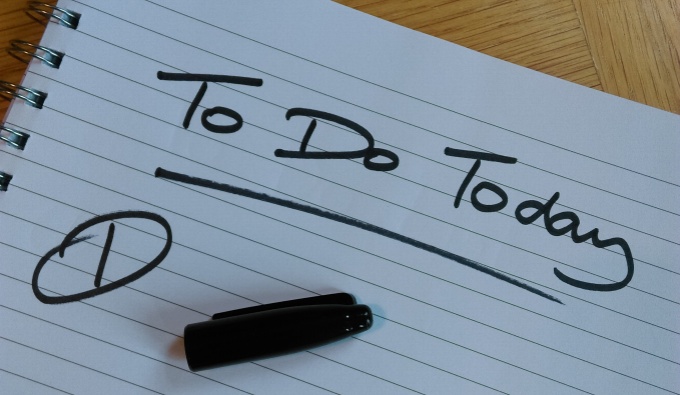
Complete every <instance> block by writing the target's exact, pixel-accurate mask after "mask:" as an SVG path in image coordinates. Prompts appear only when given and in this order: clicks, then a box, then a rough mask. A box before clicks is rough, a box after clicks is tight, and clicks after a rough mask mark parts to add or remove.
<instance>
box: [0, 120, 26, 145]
mask: <svg viewBox="0 0 680 395" xmlns="http://www.w3.org/2000/svg"><path fill="white" fill-rule="evenodd" d="M29 137H30V135H29V134H28V133H24V132H21V131H19V130H16V129H12V128H9V127H7V126H5V125H0V140H2V141H4V142H6V143H7V144H8V145H9V146H10V147H14V148H16V149H20V150H23V149H24V148H25V147H26V142H27V141H28V138H29Z"/></svg>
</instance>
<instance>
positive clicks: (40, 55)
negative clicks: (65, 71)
mask: <svg viewBox="0 0 680 395" xmlns="http://www.w3.org/2000/svg"><path fill="white" fill-rule="evenodd" d="M10 44H11V47H10V48H8V49H7V53H9V54H10V55H12V56H13V57H14V58H16V59H18V60H20V61H22V62H24V63H29V62H30V61H31V58H36V59H40V60H42V61H43V62H44V63H45V64H47V65H48V66H50V67H54V68H55V69H58V68H59V65H60V64H61V60H62V59H63V58H64V53H63V52H59V51H55V50H53V49H50V48H47V47H44V46H42V45H36V44H32V43H29V42H28V41H21V40H12V41H11V42H10Z"/></svg>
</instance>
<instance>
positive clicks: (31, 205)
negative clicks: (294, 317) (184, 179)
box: [0, 0, 680, 394]
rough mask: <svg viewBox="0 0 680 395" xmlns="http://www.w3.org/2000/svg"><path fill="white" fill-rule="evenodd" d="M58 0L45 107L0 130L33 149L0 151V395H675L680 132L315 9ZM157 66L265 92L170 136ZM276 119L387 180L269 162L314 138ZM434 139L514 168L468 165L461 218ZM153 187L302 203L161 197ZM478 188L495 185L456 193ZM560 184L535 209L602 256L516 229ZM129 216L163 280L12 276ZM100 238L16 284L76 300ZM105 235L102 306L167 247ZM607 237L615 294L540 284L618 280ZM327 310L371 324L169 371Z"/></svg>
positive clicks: (495, 64)
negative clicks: (228, 343) (249, 335)
mask: <svg viewBox="0 0 680 395" xmlns="http://www.w3.org/2000/svg"><path fill="white" fill-rule="evenodd" d="M59 5H60V6H61V7H64V8H67V9H70V10H73V11H76V12H78V13H81V14H82V17H81V20H80V23H79V26H78V28H77V29H76V30H73V29H68V28H66V27H65V26H60V25H57V24H54V23H51V24H49V26H48V27H47V32H46V34H45V36H44V38H43V40H42V45H45V46H47V47H50V48H53V49H56V50H59V51H62V52H64V53H65V54H66V56H65V58H64V60H63V63H62V65H61V67H60V68H59V69H53V68H50V67H49V66H47V65H46V64H42V63H39V62H38V61H35V62H34V63H32V64H31V66H30V68H29V71H28V73H27V75H26V77H25V80H24V82H23V85H25V86H27V87H31V88H34V89H39V90H41V91H45V92H47V93H48V97H47V100H46V101H45V104H44V107H43V108H42V109H36V108H33V107H30V106H28V105H24V104H23V103H21V102H15V103H13V106H12V109H11V111H10V113H9V115H8V116H7V119H6V120H5V125H6V126H9V127H13V128H17V129H20V130H23V131H25V132H26V133H28V134H30V136H31V137H30V139H29V140H28V143H27V145H26V149H25V150H23V151H19V150H15V149H12V148H11V147H8V146H6V145H3V146H1V147H0V150H1V151H0V152H1V154H0V170H1V171H3V172H5V173H8V174H11V175H13V177H14V178H13V179H12V181H11V184H10V185H9V188H8V190H7V191H6V192H0V355H2V358H0V380H1V382H2V387H3V388H4V389H6V388H9V391H8V393H24V392H25V393H28V392H40V393H64V392H66V393H88V394H89V393H116V394H117V393H204V394H208V393H295V394H307V393H309V394H316V393H343V394H358V393H371V394H376V393H389V394H397V393H405V394H406V393H427V394H431V393H432V394H434V393H446V394H448V393H465V394H469V393H475V394H477V393H480V394H481V393H513V394H514V393H518V394H519V393H521V394H529V393H541V394H547V393H560V394H562V393H597V394H603V393H612V394H614V393H615V394H622V393H631V394H641V393H645V394H652V393H679V392H680V379H679V378H680V349H679V348H678V347H679V346H678V345H679V344H680V314H679V313H680V305H679V304H680V295H679V294H678V289H680V266H678V259H677V258H678V256H679V254H678V253H679V251H680V239H679V238H678V235H679V234H680V211H679V210H678V207H679V206H680V197H679V196H680V194H679V193H678V192H679V189H680V175H679V174H678V171H677V169H678V168H680V167H679V165H680V160H679V159H678V154H677V151H678V148H680V135H679V131H680V117H678V116H677V115H674V114H670V113H666V112H663V111H660V110H657V109H653V108H650V107H646V106H643V105H640V104H636V103H633V102H629V101H626V100H624V99H621V98H617V97H613V96H610V95H606V94H603V93H601V92H597V91H593V90H590V89H586V88H583V87H581V86H577V85H574V84H570V83H567V82H564V81H561V80H557V79H555V78H551V77H548V76H545V75H543V74H540V73H536V72H534V71H530V70H526V69H523V68H520V67H518V66H515V65H512V64H509V63H506V62H503V61H500V60H497V59H493V58H490V57H487V56H485V55H481V54H479V53H476V52H474V51H470V50H468V49H465V48H461V47H459V46H456V45H453V44H450V43H447V42H444V41H441V40H438V39H435V38H432V37H429V36H425V35H423V34H420V33H416V32H413V31H410V30H407V29H404V28H401V27H397V26H395V25H392V24H389V23H387V22H385V21H382V20H379V19H376V18H373V17H370V16H367V15H364V14H361V13H358V12H356V11H354V10H351V9H347V8H345V7H343V6H340V5H337V4H335V3H332V2H308V1H307V2H305V1H287V2H266V3H265V2H218V1H208V0H202V1H192V2H186V1H180V0H168V1H162V2H161V1H134V2H133V1H120V2H109V1H105V0H83V1H76V0H70V1H60V2H59ZM159 71H163V72H170V73H203V74H214V75H232V76H243V77H251V78H259V79H262V82H263V83H262V86H259V87H256V86H244V85H235V84H228V83H214V82H209V83H208V89H207V92H206V94H205V97H204V98H203V99H202V100H201V102H200V104H199V106H198V108H197V110H196V112H195V114H194V115H193V117H192V118H191V120H190V126H189V127H188V128H187V129H185V128H183V127H182V123H183V120H184V118H185V114H186V113H187V110H188V108H189V105H190V103H191V102H192V100H194V97H195V95H196V93H197V91H198V89H199V87H200V85H201V83H200V82H193V81H192V82H186V81H180V82H177V81H164V80H159V79H158V78H157V72H159ZM216 106H221V107H225V108H230V109H231V110H233V111H235V112H237V113H238V114H239V115H240V116H241V117H242V118H243V126H242V128H240V130H238V131H236V132H234V133H229V134H219V133H213V132H211V131H209V130H207V129H206V127H204V126H203V124H202V122H201V114H203V112H204V111H205V110H206V109H210V108H213V107H216ZM293 108H306V109H313V110H317V111H323V112H326V113H330V114H334V115H336V116H339V117H342V118H344V119H347V120H350V121H352V122H354V123H356V124H358V125H361V127H363V128H365V129H366V130H367V131H368V132H370V134H371V136H372V138H373V139H374V140H375V142H374V147H375V148H377V149H382V150H386V151H389V152H391V153H393V154H394V155H396V156H398V158H399V163H398V166H397V167H396V168H394V169H393V170H389V171H376V170H371V169H368V168H367V167H366V166H365V165H364V160H363V158H356V159H323V160H322V159H295V158H286V157H281V156H277V155H276V154H275V152H276V150H279V149H280V150H288V151H299V150H300V149H301V140H302V139H303V136H304V135H305V131H306V130H307V127H308V125H309V123H310V118H309V117H305V116H298V115H295V116H291V117H290V119H289V120H287V119H286V113H287V111H288V110H290V109H293ZM317 120H318V121H319V122H318V125H317V128H316V130H315V131H314V133H313V135H312V137H311V139H310V140H309V145H308V147H307V149H306V152H324V151H335V152H338V151H356V150H363V149H365V148H366V147H367V145H368V143H367V139H366V138H365V137H362V136H360V135H359V134H357V133H356V132H354V131H351V130H349V129H348V128H346V127H343V126H340V125H338V123H337V122H332V121H328V120H324V119H321V118H319V117H317ZM208 121H209V122H212V123H213V124H218V125H219V124H221V125H228V124H232V123H234V120H233V119H232V118H228V117H225V116H219V115H217V116H213V117H210V118H208ZM447 147H448V148H452V149H457V150H467V151H476V152H483V153H495V154H498V155H503V156H506V157H511V158H516V159H517V162H516V163H514V164H507V163H499V162H492V161H487V160H483V161H482V163H481V166H480V168H479V170H478V171H477V172H476V175H475V176H474V177H473V178H472V179H471V182H470V183H469V186H468V187H467V188H466V189H465V191H464V192H463V194H462V198H461V201H460V205H459V206H458V207H457V208H456V207H454V200H455V198H456V196H457V194H458V193H459V188H460V186H461V183H463V180H464V179H465V178H466V175H467V174H468V172H469V171H470V169H471V167H472V166H473V164H474V160H473V159H468V158H461V157H454V156H449V155H445V153H444V151H445V149H446V148H447ZM378 153H382V154H385V151H378ZM369 160H371V161H373V162H375V163H383V164H384V163H388V162H390V161H389V160H387V159H386V158H385V157H379V158H369ZM159 167H160V168H163V169H166V170H169V171H173V172H178V173H183V174H186V175H189V176H192V177H200V178H203V179H209V180H213V181H215V182H218V183H222V184H228V185H231V186H234V187H238V188H244V189H247V190H250V191H253V192H255V193H259V194H266V195H267V196H268V197H273V198H279V199H282V200H285V201H291V202H295V203H298V204H300V205H304V206H307V207H312V208H313V209H311V210H308V212H303V211H300V210H296V209H293V208H290V207H283V206H281V205H277V204H276V202H274V201H273V200H266V199H265V200H257V199H254V198H253V197H247V196H242V195H239V194H233V193H227V192H223V191H218V190H213V189H209V188H204V187H200V186H195V185H187V184H184V183H180V182H176V181H169V180H167V179H163V178H157V177H155V176H154V173H155V171H156V169H157V168H159ZM369 167H370V165H369ZM484 182H487V183H491V184H493V185H495V187H493V186H492V187H488V188H492V189H494V190H496V191H497V192H496V193H494V192H492V191H490V190H480V191H479V193H474V188H475V187H476V186H478V185H480V183H482V184H481V185H482V186H484V185H489V184H484ZM480 188H481V187H480ZM488 188H487V189H488ZM499 189H500V190H501V191H502V192H498V190H499ZM556 192H559V198H558V200H557V202H556V204H555V205H554V206H553V207H552V209H551V211H550V215H555V214H557V213H560V212H573V213H574V215H575V216H577V217H578V220H579V222H580V225H579V226H578V230H577V233H578V234H579V235H583V234H585V233H586V232H588V231H590V230H592V229H594V228H597V229H599V239H600V240H610V239H612V238H620V239H614V240H623V242H618V243H615V244H613V245H611V246H609V247H607V248H598V247H596V246H594V245H593V244H592V239H591V240H588V241H586V242H584V243H579V244H576V243H575V242H574V241H572V239H571V237H570V235H569V234H566V235H563V236H552V235H551V234H550V233H549V232H548V231H547V230H546V225H545V223H544V217H543V216H542V217H540V218H538V219H536V220H535V221H534V222H533V223H532V224H529V225H522V224H520V222H519V221H518V219H517V218H516V213H515V209H516V208H517V207H518V205H519V204H520V203H522V202H524V201H528V200H536V201H538V202H541V203H545V202H546V201H548V199H550V198H551V197H552V196H554V194H555V193H556ZM499 194H506V195H507V204H505V205H504V207H503V208H502V209H500V210H498V211H494V212H482V211H480V210H478V209H477V208H475V207H474V206H473V204H472V199H473V197H475V198H476V199H477V200H478V204H477V206H479V207H480V208H482V209H483V208H484V207H487V208H488V207H491V206H492V205H493V204H495V203H498V202H500V201H501V200H502V198H501V197H500V195H499ZM258 196H261V195H258ZM491 208H493V207H491ZM128 210H142V211H147V212H152V213H155V214H158V215H160V216H161V217H163V218H165V219H166V220H167V221H168V223H169V224H170V226H171V228H172V245H171V249H170V252H169V254H168V255H167V256H166V257H165V258H164V259H163V260H162V262H161V263H160V264H159V265H158V266H157V267H156V268H154V269H153V270H151V271H150V272H149V273H147V274H145V275H143V276H142V277H141V278H139V279H138V280H136V281H133V282H131V283H129V284H127V285H126V286H123V287H120V288H118V289H115V290H113V291H110V292H106V293H103V294H101V295H97V296H95V297H92V298H86V299H82V300H78V301H73V302H71V303H63V304H45V303H42V302H41V301H39V300H38V299H37V297H36V296H35V294H34V291H33V290H32V286H31V284H32V283H33V282H34V272H35V270H36V266H37V265H38V262H39V261H40V260H41V258H42V257H44V256H45V255H46V254H47V252H48V251H50V250H51V249H53V248H54V247H56V246H57V245H59V244H60V243H61V242H62V240H63V239H64V236H65V235H66V234H67V233H68V232H70V231H71V230H72V229H73V228H75V227H76V226H77V225H78V224H80V223H83V222H85V221H87V220H89V219H91V218H94V217H96V216H99V215H103V214H108V213H112V212H118V211H128ZM531 212H532V210H531V209H528V210H526V211H523V212H522V213H523V214H524V215H525V216H528V215H530V214H531ZM322 213H333V214H336V215H338V216H339V217H342V218H349V220H345V221H344V223H343V222H338V221H336V220H333V219H332V218H330V219H329V218H327V217H323V216H321V214H322ZM550 215H548V216H547V217H548V218H550ZM574 215H572V217H571V218H572V219H573V218H574ZM108 223H110V221H107V222H105V223H102V224H100V225H98V226H97V227H92V228H89V229H87V230H86V231H85V232H84V233H83V234H82V235H93V236H94V237H92V238H90V239H88V240H86V241H84V242H81V243H78V244H77V245H75V246H72V247H69V248H68V249H67V250H66V254H65V256H64V257H63V258H60V257H59V256H58V255H54V256H53V257H52V258H51V259H50V260H49V262H47V264H46V265H45V266H44V267H43V269H42V271H41V272H40V275H39V278H38V281H37V283H38V284H37V285H39V290H40V291H41V292H42V293H43V294H45V295H48V296H63V295H73V294H76V293H79V292H84V291H88V290H92V289H95V288H96V287H94V286H93V280H94V278H95V275H96V271H97V267H98V262H99V259H100V255H101V253H102V248H103V246H104V242H105V240H106V227H107V226H108ZM366 224H370V225H372V226H374V227H378V228H379V229H378V230H376V228H372V229H367V228H368V227H367V226H366ZM567 225H569V220H567V219H562V220H561V221H558V222H556V223H554V224H552V225H551V226H553V227H554V228H562V227H564V226H567ZM116 226H117V227H116V233H115V237H114V239H113V243H112V247H111V254H110V256H109V259H108V261H107V263H106V266H105V269H104V273H103V280H102V285H103V286H105V285H106V284H110V283H112V282H116V281H118V280H120V279H122V278H124V277H125V276H127V275H129V274H131V273H133V272H135V271H136V270H139V269H140V268H142V267H144V265H145V264H147V263H148V262H150V261H151V260H152V259H153V258H154V257H155V256H156V255H157V254H158V253H159V252H160V251H161V249H162V248H163V245H164V244H165V242H166V239H167V237H166V234H165V231H164V230H163V228H162V227H161V226H159V225H158V224H156V223H153V222H152V221H149V220H143V219H123V220H119V221H116ZM419 243H420V244H419ZM623 243H625V244H626V245H628V246H629V247H630V251H631V256H632V257H633V259H634V273H633V277H632V280H631V281H630V283H628V284H627V285H626V286H625V287H623V288H622V289H619V290H614V291H605V292H600V291H593V290H588V289H583V288H581V287H577V286H573V285H570V284H567V283H566V282H564V281H562V280H561V279H559V278H558V277H557V276H556V275H555V273H554V269H557V270H559V271H560V272H561V273H564V275H566V276H568V277H570V278H573V279H576V280H580V281H584V282H588V283H592V284H612V283H617V282H620V281H622V280H623V279H624V277H625V276H626V274H627V273H628V270H627V266H626V257H625V256H624V253H625V250H624V249H623V248H622V244H623ZM441 251H444V252H443V253H442V252H441ZM447 254H448V255H447ZM450 254H456V255H458V256H461V257H465V258H466V259H469V260H472V261H474V262H477V263H479V264H481V265H484V267H485V268H488V269H482V270H477V269H476V268H471V267H469V266H465V265H463V264H461V263H459V262H457V261H455V260H452V259H450V258H451V255H450ZM473 265H476V263H475V264H473ZM489 272H494V273H496V274H497V275H496V276H493V275H490V274H489ZM499 277H502V278H499ZM508 278H509V279H511V280H508V281H506V280H507V279H508ZM338 291H343V292H349V293H352V294H353V295H355V296H356V298H357V300H358V301H359V302H361V303H365V304H368V305H369V306H370V307H371V308H372V310H373V313H374V317H375V322H374V326H373V328H371V329H370V330H369V331H368V332H365V333H362V334H359V335H357V336H355V337H352V338H350V339H348V340H345V341H341V342H338V343H334V344H331V345H328V346H324V347H320V348H315V349H311V350H309V351H307V352H301V353H297V354H291V355H287V356H282V357H277V358H270V359H265V360H259V361H254V362H252V363H244V364H239V365H233V366H228V367H223V368H218V369H213V370H208V371H201V372H191V371H190V370H189V369H188V367H187V364H186V361H185V358H184V351H183V347H182V344H183V339H182V333H183V328H184V326H185V325H187V324H189V323H193V322H199V321H203V320H207V319H209V316H210V315H212V314H214V313H217V312H220V311H225V310H230V309H236V308H241V307H246V306H252V305H256V304H261V303H269V302H275V301H281V300H288V299H294V298H300V297H308V296H313V295H318V294H327V293H332V292H338ZM532 291H536V292H532ZM556 300H559V301H560V302H559V303H558V302H557V301H556Z"/></svg>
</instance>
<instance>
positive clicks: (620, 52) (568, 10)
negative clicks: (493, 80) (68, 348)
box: [0, 0, 680, 119]
mask: <svg viewBox="0 0 680 395" xmlns="http://www.w3.org/2000/svg"><path fill="white" fill-rule="evenodd" d="M46 2H47V3H51V4H54V3H55V1H54V0H50V1H46ZM338 2H339V3H342V4H344V5H347V6H350V7H353V8H356V9H358V10H360V11H363V12H366V13H369V14H372V15H375V16H377V17H379V18H383V19H386V20H389V21H391V22H394V23H397V24H399V25H402V26H405V27H408V28H411V29H415V30H418V31H421V32H424V33H427V34H430V35H433V36H437V37H440V38H442V39H444V40H448V41H451V42H454V43H457V44H460V45H463V46H465V47H468V48H471V49H474V50H476V51H479V52H483V53H485V54H488V55H491V56H494V57H497V58H500V59H504V60H507V61H509V62H512V63H516V64H519V65H521V66H525V67H528V68H531V69H534V70H537V71H540V72H543V73H546V74H549V75H552V76H555V77H558V78H563V79H565V80H568V81H572V82H575V83H577V84H581V85H585V86H588V87H591V88H594V89H600V90H603V91H605V92H608V93H611V94H614V95H618V96H621V97H624V98H628V99H631V100H634V101H637V102H640V103H643V104H647V105H650V106H653V107H657V108H660V109H663V110H666V111H671V112H675V113H680V56H679V53H680V0H453V1H452V0H418V1H407V0H338ZM26 7H27V1H26V0H1V1H0V48H7V47H8V46H9V42H10V40H12V39H21V40H25V41H30V42H34V43H37V42H39V41H40V36H41V34H42V30H43V29H44V27H43V26H41V25H40V24H38V23H37V22H35V21H34V20H33V19H31V18H29V17H28V16H27V15H26V14H25V12H24V10H25V9H26ZM25 68H26V65H25V64H23V63H21V62H19V61H17V60H16V59H14V58H12V57H10V56H8V55H7V54H6V52H5V51H2V53H1V54H0V80H4V81H9V82H13V83H19V82H20V81H21V78H22V75H23V73H24V71H25ZM7 105H8V102H7V101H4V100H0V119H2V118H4V115H5V112H6V109H7Z"/></svg>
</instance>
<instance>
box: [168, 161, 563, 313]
mask: <svg viewBox="0 0 680 395" xmlns="http://www.w3.org/2000/svg"><path fill="white" fill-rule="evenodd" d="M155 175H156V177H158V178H164V179H167V180H172V181H177V182H181V183H184V184H191V185H196V186H199V187H204V188H210V189H215V190H218V191H222V192H227V193H231V194H234V195H239V196H244V197H248V198H251V199H255V200H260V201H263V202H267V203H272V204H276V205H278V206H281V207H286V208H290V209H293V210H298V211H302V212H304V213H307V214H312V215H316V216H318V217H322V218H326V219H330V220H333V221H336V222H340V223H343V224H345V225H350V226H354V227H355V228H359V229H363V230H366V231H369V232H372V233H375V234H378V235H380V236H384V237H387V238H390V239H392V240H396V241H399V242H402V243H404V244H408V245H410V246H413V247H416V248H419V249H421V250H424V251H427V252H431V253H433V254H437V255H439V256H441V257H444V258H446V259H449V260H452V261H454V262H458V263H460V264H462V265H465V266H467V267H469V268H471V269H475V270H477V271H480V272H482V273H485V274H488V275H490V276H492V277H494V278H497V279H499V280H502V281H505V282H506V283H508V284H512V285H514V286H517V287H519V288H522V289H524V290H526V291H529V292H531V293H534V294H536V295H538V296H541V297H543V298H546V299H548V300H551V301H553V302H557V303H560V304H564V303H562V301H560V300H559V299H558V298H556V297H554V296H552V295H549V294H547V293H545V292H543V291H541V290H540V289H537V288H534V287H532V286H530V285H528V284H526V283H523V282H521V281H519V280H517V279H514V278H512V277H510V276H508V275H506V274H503V273H500V272H498V271H496V270H494V269H491V268H490V267H488V266H484V265H482V264H481V263H479V262H476V261H473V260H471V259H468V258H465V257H462V256H460V255H457V254H454V253H452V252H449V251H446V250H442V249H441V248H438V247H435V246H433V245H430V244H427V243H423V242H422V241H418V240H415V239H412V238H410V237H407V236H404V235H401V234H398V233H395V232H392V231H391V230H387V229H385V228H381V227H379V226H376V225H372V224H369V223H367V222H363V221H360V220H357V219H354V218H350V217H347V216H344V215H341V214H336V213H332V212H329V211H325V210H321V209H318V208H315V207H311V206H307V205H304V204H300V203H296V202H293V201H290V200H285V199H281V198H277V197H274V196H269V195H267V194H265V193H260V192H255V191H251V190H249V189H244V188H239V187H236V186H233V185H229V184H223V183H219V182H215V181H211V180H206V179H203V178H198V177H192V176H189V175H186V174H181V173H175V172H172V171H169V170H165V169H162V168H160V167H159V168H157V169H156V173H155Z"/></svg>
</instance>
